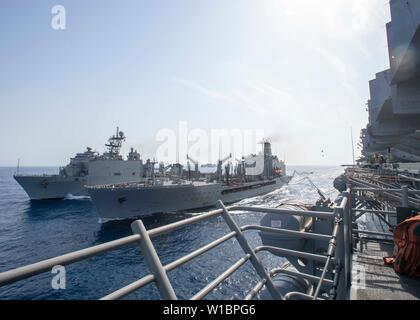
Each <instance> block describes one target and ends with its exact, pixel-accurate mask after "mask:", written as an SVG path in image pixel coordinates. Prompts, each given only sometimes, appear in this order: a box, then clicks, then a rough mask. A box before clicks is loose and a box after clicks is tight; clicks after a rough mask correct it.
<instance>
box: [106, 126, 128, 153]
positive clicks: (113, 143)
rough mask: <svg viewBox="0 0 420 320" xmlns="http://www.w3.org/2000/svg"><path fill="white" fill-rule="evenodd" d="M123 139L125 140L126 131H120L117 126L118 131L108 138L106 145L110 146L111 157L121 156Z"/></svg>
mask: <svg viewBox="0 0 420 320" xmlns="http://www.w3.org/2000/svg"><path fill="white" fill-rule="evenodd" d="M123 141H125V135H124V132H122V131H120V129H119V128H118V127H117V133H116V134H115V135H114V136H112V137H110V138H109V139H108V143H107V144H105V147H107V148H108V152H107V153H108V155H109V157H110V158H118V157H119V156H120V150H121V146H122V143H123Z"/></svg>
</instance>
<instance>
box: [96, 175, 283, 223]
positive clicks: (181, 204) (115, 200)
mask: <svg viewBox="0 0 420 320" xmlns="http://www.w3.org/2000/svg"><path fill="white" fill-rule="evenodd" d="M289 180H290V178H289V177H282V178H277V179H274V180H270V181H263V182H255V183H248V184H245V185H242V186H236V187H228V188H226V187H222V186H221V185H220V184H203V185H200V186H193V185H191V184H190V185H185V186H182V185H174V186H171V187H168V186H163V187H162V186H153V187H138V188H135V187H134V188H128V187H124V188H119V187H114V188H113V187H111V186H104V187H92V188H88V192H89V195H90V197H91V199H92V201H93V203H94V204H95V206H96V208H97V211H98V214H99V216H100V217H101V218H106V219H126V218H133V217H143V216H148V215H151V214H154V213H161V212H178V211H185V210H193V209H200V208H209V207H213V206H215V205H216V204H217V201H218V200H222V201H223V202H224V203H233V202H237V201H240V200H242V199H245V198H250V197H255V196H258V195H262V194H266V193H270V192H272V191H274V190H276V189H278V188H281V187H282V186H283V185H285V184H287V183H288V182H289Z"/></svg>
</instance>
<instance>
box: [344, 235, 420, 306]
mask: <svg viewBox="0 0 420 320" xmlns="http://www.w3.org/2000/svg"><path fill="white" fill-rule="evenodd" d="M392 251H393V245H392V244H384V243H377V242H374V241H363V242H362V243H360V251H358V252H355V253H354V254H353V261H352V262H353V280H352V289H351V293H350V299H351V300H417V299H420V279H418V278H417V279H416V278H412V277H408V276H404V275H399V274H397V273H396V272H395V271H394V269H393V268H392V266H385V265H384V262H383V259H382V258H383V257H388V256H392Z"/></svg>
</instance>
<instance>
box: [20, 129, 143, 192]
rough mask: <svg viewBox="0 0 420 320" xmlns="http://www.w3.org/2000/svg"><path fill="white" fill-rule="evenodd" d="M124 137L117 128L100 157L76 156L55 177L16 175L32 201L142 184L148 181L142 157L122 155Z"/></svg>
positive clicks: (89, 150) (132, 153)
mask: <svg viewBox="0 0 420 320" xmlns="http://www.w3.org/2000/svg"><path fill="white" fill-rule="evenodd" d="M124 140H125V135H124V133H123V132H122V131H120V130H119V129H118V128H117V132H116V134H115V135H113V136H111V137H110V138H109V139H108V143H107V144H106V145H105V146H106V148H107V150H106V152H104V153H103V154H99V153H98V152H95V151H93V150H92V148H90V147H88V148H87V149H86V151H84V152H82V153H78V154H76V156H75V157H73V158H71V159H70V163H69V164H68V165H66V166H65V167H61V168H60V169H59V173H58V174H56V175H22V174H16V175H14V178H15V180H16V181H17V182H18V183H19V184H20V185H21V186H22V188H23V189H24V190H25V191H26V193H27V194H28V196H29V197H30V199H31V200H45V199H62V198H65V197H67V196H68V195H72V196H88V193H87V191H86V189H85V186H93V185H97V184H104V183H123V182H125V183H129V182H139V181H142V180H143V179H144V177H145V165H144V164H143V161H142V160H141V159H140V154H139V153H138V152H137V151H136V150H134V149H133V148H131V151H130V153H129V154H128V156H127V159H126V160H124V159H123V157H122V155H121V154H120V151H121V147H122V143H123V141H124Z"/></svg>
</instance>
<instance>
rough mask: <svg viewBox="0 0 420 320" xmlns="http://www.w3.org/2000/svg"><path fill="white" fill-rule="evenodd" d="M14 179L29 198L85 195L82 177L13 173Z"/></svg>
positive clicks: (39, 198)
mask: <svg viewBox="0 0 420 320" xmlns="http://www.w3.org/2000/svg"><path fill="white" fill-rule="evenodd" d="M14 178H15V180H16V181H17V183H19V185H20V186H21V187H22V188H23V189H24V190H25V192H26V193H27V194H28V196H29V198H30V199H31V200H53V199H63V198H65V197H67V196H68V195H73V196H87V195H88V193H87V191H86V188H85V187H84V185H85V184H86V181H85V180H84V179H82V178H64V177H61V176H58V175H56V176H24V175H15V176H14Z"/></svg>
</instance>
